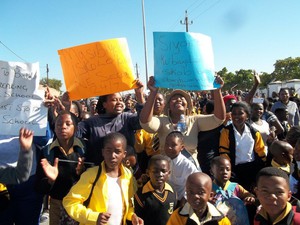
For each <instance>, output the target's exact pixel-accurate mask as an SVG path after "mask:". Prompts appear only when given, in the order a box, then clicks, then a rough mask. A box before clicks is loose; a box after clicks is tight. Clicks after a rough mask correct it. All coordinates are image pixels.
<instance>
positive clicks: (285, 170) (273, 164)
mask: <svg viewBox="0 0 300 225" xmlns="http://www.w3.org/2000/svg"><path fill="white" fill-rule="evenodd" d="M271 165H272V166H273V167H276V168H278V169H281V170H283V171H284V172H286V173H288V174H290V172H291V167H290V165H289V164H285V165H280V164H279V163H277V162H275V161H274V159H272V161H271Z"/></svg>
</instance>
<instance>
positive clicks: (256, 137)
mask: <svg viewBox="0 0 300 225" xmlns="http://www.w3.org/2000/svg"><path fill="white" fill-rule="evenodd" d="M237 133H238V132H237V131H236V129H235V127H234V126H233V124H230V125H228V126H226V127H225V128H224V129H223V130H222V131H221V136H220V142H219V146H220V147H219V153H220V155H222V156H226V157H227V158H228V159H230V161H231V164H232V166H233V167H234V166H235V165H238V164H242V163H247V162H252V161H254V160H255V158H256V157H259V158H260V159H261V160H262V161H266V153H265V145H264V142H263V140H262V137H261V135H260V133H259V132H258V131H257V130H256V129H254V128H253V127H250V125H249V124H247V123H246V124H245V130H244V132H243V134H242V135H240V134H238V136H236V134H237ZM243 135H244V136H243ZM243 137H244V138H245V139H246V138H247V139H246V140H245V143H242V142H241V141H244V139H243ZM250 138H251V139H252V141H251V140H250ZM238 146H239V148H238ZM255 154H256V155H255Z"/></svg>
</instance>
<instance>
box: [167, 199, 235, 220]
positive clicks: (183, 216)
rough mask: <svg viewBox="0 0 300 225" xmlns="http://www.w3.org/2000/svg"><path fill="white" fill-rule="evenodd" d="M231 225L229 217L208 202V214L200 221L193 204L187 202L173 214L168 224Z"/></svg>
mask: <svg viewBox="0 0 300 225" xmlns="http://www.w3.org/2000/svg"><path fill="white" fill-rule="evenodd" d="M208 224H209V225H231V223H230V221H229V219H228V218H227V217H225V216H224V215H223V214H222V213H221V212H220V211H218V210H217V209H216V207H215V206H213V205H212V204H211V203H209V202H207V214H206V216H205V217H204V218H203V219H202V220H201V221H200V220H199V218H198V216H197V215H196V214H195V212H194V210H193V209H192V207H191V205H190V204H189V203H188V202H187V203H186V204H185V205H184V206H183V207H181V208H178V209H176V210H175V211H174V213H173V214H172V215H171V217H170V219H169V220H168V222H167V225H208Z"/></svg>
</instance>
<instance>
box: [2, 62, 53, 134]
mask: <svg viewBox="0 0 300 225" xmlns="http://www.w3.org/2000/svg"><path fill="white" fill-rule="evenodd" d="M39 80H40V70H39V63H23V62H5V61H0V134H3V135H18V134H19V130H20V128H21V127H26V128H28V129H30V130H33V131H34V135H35V136H44V135H45V134H46V126H47V108H46V107H45V106H44V105H43V99H44V98H43V94H44V93H43V91H40V90H38V86H39Z"/></svg>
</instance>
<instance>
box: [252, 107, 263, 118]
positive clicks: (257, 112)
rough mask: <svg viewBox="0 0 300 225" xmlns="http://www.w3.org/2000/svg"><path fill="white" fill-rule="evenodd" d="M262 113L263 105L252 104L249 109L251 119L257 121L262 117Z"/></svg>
mask: <svg viewBox="0 0 300 225" xmlns="http://www.w3.org/2000/svg"><path fill="white" fill-rule="evenodd" d="M263 113H264V106H263V104H253V105H252V107H251V118H256V119H259V118H261V117H262V114H263Z"/></svg>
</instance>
